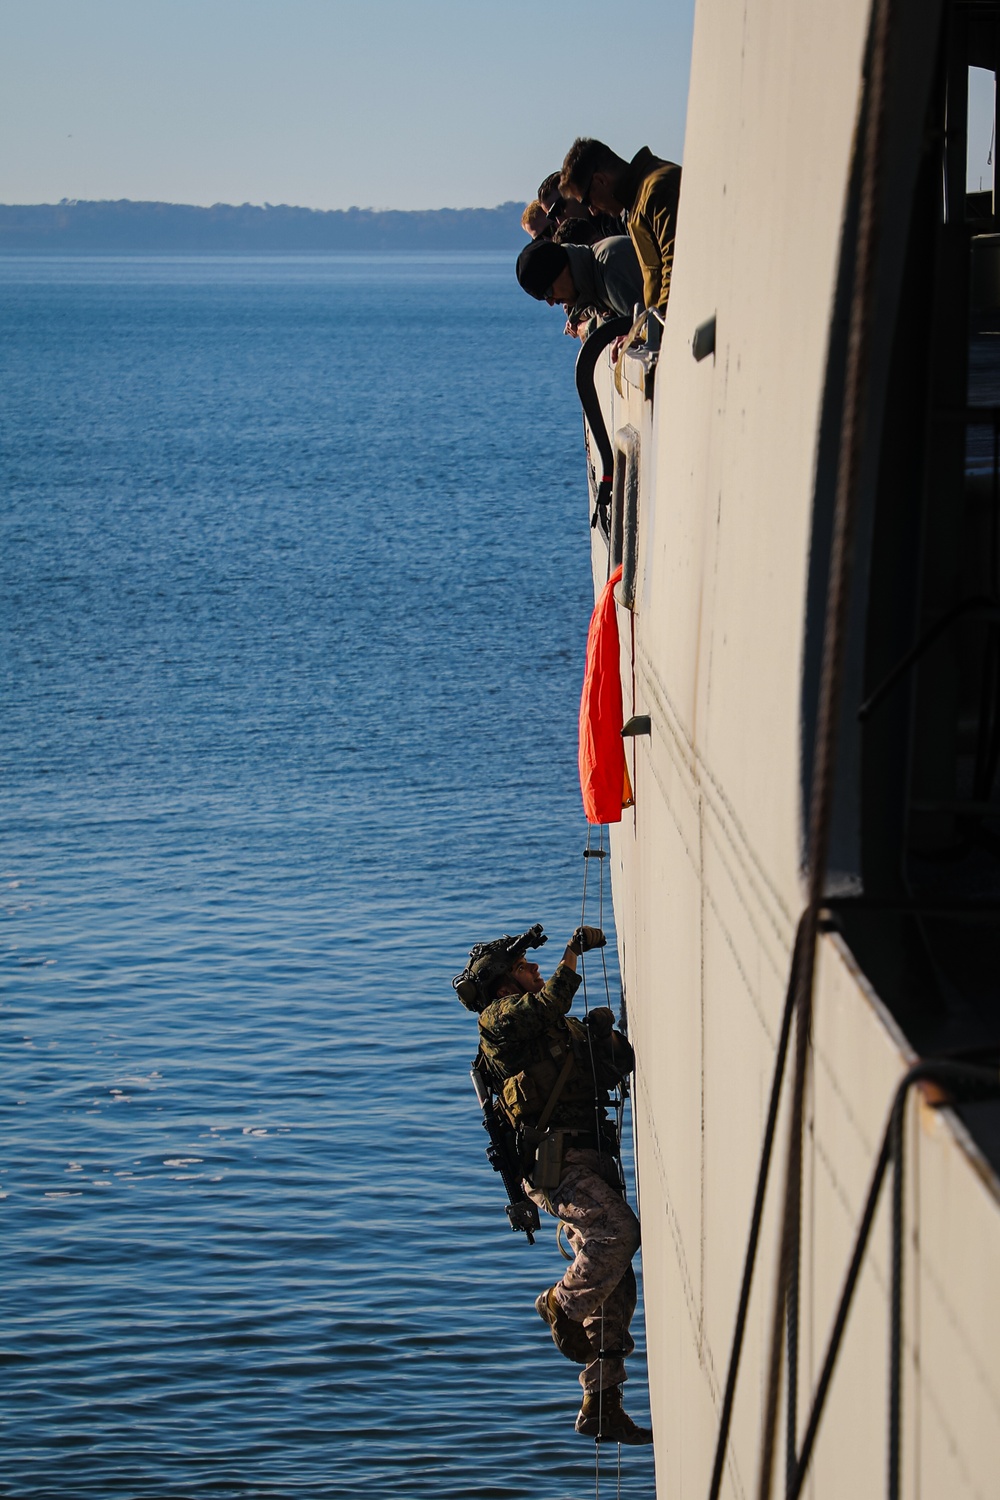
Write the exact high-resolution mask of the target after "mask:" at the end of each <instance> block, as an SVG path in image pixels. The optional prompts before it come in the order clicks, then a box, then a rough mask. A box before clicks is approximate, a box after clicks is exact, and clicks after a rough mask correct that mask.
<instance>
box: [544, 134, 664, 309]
mask: <svg viewBox="0 0 1000 1500" xmlns="http://www.w3.org/2000/svg"><path fill="white" fill-rule="evenodd" d="M559 188H560V191H561V192H562V193H563V194H564V195H565V196H566V197H567V198H573V199H575V200H576V201H577V202H578V203H581V204H582V205H583V207H584V208H586V209H588V210H589V211H590V213H592V214H594V215H597V214H621V213H624V214H625V215H626V216H627V222H628V232H629V237H630V239H631V241H632V243H633V245H634V246H635V252H636V255H637V256H638V257H639V263H640V265H641V266H642V280H643V304H642V305H643V307H655V308H656V309H657V310H658V311H659V312H661V313H662V312H663V311H664V310H665V309H666V305H667V298H668V296H669V295H670V277H671V274H672V272H673V265H674V240H675V238H676V235H677V208H678V203H679V201H680V189H681V169H680V167H679V166H678V165H677V163H676V162H672V161H663V160H662V159H661V158H660V157H658V156H654V155H653V153H652V152H651V151H650V150H649V148H648V147H647V146H643V148H642V150H641V151H638V152H636V154H635V156H633V158H632V160H631V161H626V160H625V159H624V157H621V156H618V155H617V154H616V153H615V152H614V151H612V150H611V147H610V146H606V145H605V144H604V142H603V141H595V140H590V139H588V138H587V137H585V136H580V137H578V138H577V140H575V141H574V142H573V144H572V146H571V147H570V149H569V151H568V152H567V154H566V160H565V161H564V162H563V166H562V173H561V175H560V178H559ZM539 196H541V195H539Z"/></svg>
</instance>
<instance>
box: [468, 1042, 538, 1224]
mask: <svg viewBox="0 0 1000 1500" xmlns="http://www.w3.org/2000/svg"><path fill="white" fill-rule="evenodd" d="M469 1073H470V1076H471V1078H472V1086H473V1088H474V1089H475V1091H476V1098H477V1099H478V1100H479V1107H480V1109H481V1110H482V1112H483V1129H484V1130H485V1131H486V1133H487V1134H488V1135H489V1138H490V1143H489V1145H488V1146H487V1147H486V1159H487V1161H488V1162H489V1164H490V1166H491V1167H492V1168H493V1170H494V1172H499V1173H500V1177H501V1179H502V1181H503V1185H504V1187H505V1188H506V1189H507V1198H508V1200H509V1201H508V1203H507V1217H508V1219H509V1220H510V1227H511V1229H513V1230H523V1232H524V1233H525V1234H526V1235H527V1236H528V1244H529V1245H533V1244H534V1243H535V1230H536V1229H538V1227H539V1222H540V1221H539V1218H538V1209H537V1208H536V1207H535V1205H534V1204H533V1203H532V1201H531V1199H530V1198H529V1197H527V1196H526V1194H525V1191H524V1188H523V1187H522V1185H521V1178H522V1175H523V1174H522V1172H521V1163H520V1161H519V1160H518V1155H517V1138H516V1136H515V1134H514V1132H513V1130H512V1129H511V1127H510V1126H509V1125H508V1123H507V1121H506V1120H505V1119H504V1117H503V1116H502V1115H501V1113H500V1111H499V1110H498V1109H497V1106H496V1100H495V1099H494V1097H493V1090H492V1089H491V1088H490V1083H489V1079H488V1078H487V1076H486V1073H485V1071H484V1070H483V1068H482V1066H481V1065H480V1062H479V1058H478V1057H477V1058H476V1060H475V1062H474V1063H473V1064H472V1067H471V1068H470V1069H469Z"/></svg>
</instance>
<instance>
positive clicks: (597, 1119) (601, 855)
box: [556, 823, 625, 1500]
mask: <svg viewBox="0 0 1000 1500" xmlns="http://www.w3.org/2000/svg"><path fill="white" fill-rule="evenodd" d="M598 827H599V829H600V833H599V835H598V847H597V849H596V850H595V849H592V847H591V840H592V835H593V825H591V824H589V823H588V824H587V848H586V852H585V854H584V857H583V859H584V868H583V901H582V904H581V908H580V926H581V927H583V926H586V922H587V876H588V874H589V870H590V861H591V859H593V858H596V859H597V860H598V861H599V862H600V867H601V872H600V876H599V878H598V906H597V910H598V921H597V925H598V927H600V929H601V931H602V932H603V931H604V865H605V860H606V851H605V848H604V824H603V823H601V824H599V825H598ZM600 954H601V970H602V973H603V976H604V993H605V997H606V999H607V1003H608V1009H609V1010H610V1009H611V981H610V980H609V978H608V964H607V956H606V954H605V951H604V948H601V950H600ZM580 977H581V980H582V982H583V1008H584V1015H589V1014H590V1004H589V998H588V994H587V966H586V963H585V961H584V955H583V954H582V953H581V955H580ZM587 1048H588V1053H589V1056H590V1073H591V1078H592V1080H593V1084H594V1131H595V1135H596V1138H597V1149H598V1154H599V1155H600V1157H601V1159H602V1161H603V1158H604V1147H603V1145H602V1142H603V1139H604V1137H603V1134H602V1132H601V1104H600V1094H601V1090H600V1089H598V1087H597V1068H596V1065H595V1063H594V1043H593V1038H592V1037H591V1035H590V1028H589V1027H588V1028H587ZM614 1107H615V1125H616V1128H617V1131H618V1140H619V1143H620V1141H621V1129H622V1120H623V1117H624V1110H625V1100H624V1093H623V1090H622V1089H621V1088H619V1089H617V1090H616V1091H615V1104H614ZM618 1180H619V1189H620V1191H621V1194H622V1196H623V1197H624V1196H625V1177H624V1173H623V1172H622V1169H621V1165H620V1162H619V1163H618ZM561 1227H562V1226H561V1225H560V1228H559V1229H557V1230H556V1244H557V1245H559V1247H560V1249H561V1248H562V1245H561V1241H560V1239H559V1233H560V1229H561ZM605 1343H606V1340H605V1336H604V1304H603V1302H602V1303H601V1347H600V1351H599V1354H598V1359H599V1363H600V1365H601V1366H602V1369H601V1385H600V1388H599V1390H598V1393H597V1430H598V1431H600V1430H601V1425H602V1423H603V1419H604V1399H603V1398H604V1371H603V1365H604V1359H605V1353H606V1351H605ZM621 1484H622V1449H621V1443H619V1444H618V1466H617V1496H618V1500H620V1497H621ZM600 1493H601V1444H600V1441H598V1442H596V1443H595V1444H594V1494H595V1497H596V1500H600Z"/></svg>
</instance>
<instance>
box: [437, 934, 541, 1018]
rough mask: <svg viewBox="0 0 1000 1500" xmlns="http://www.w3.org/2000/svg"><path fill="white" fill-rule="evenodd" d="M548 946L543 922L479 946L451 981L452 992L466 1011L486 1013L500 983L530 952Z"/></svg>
mask: <svg viewBox="0 0 1000 1500" xmlns="http://www.w3.org/2000/svg"><path fill="white" fill-rule="evenodd" d="M547 942H548V938H547V937H546V936H545V933H544V932H543V931H542V924H541V922H536V923H535V925H534V927H529V928H528V930H527V932H521V933H518V935H517V936H516V937H511V935H510V933H509V932H505V933H504V934H503V936H502V937H498V938H495V939H494V940H493V942H492V943H476V945H475V946H474V948H473V949H472V951H471V952H470V954H469V962H468V963H467V964H466V966H465V968H464V969H463V970H462V972H461V974H456V975H455V977H454V979H453V980H452V981H451V986H452V989H453V990H454V991H455V993H456V994H457V995H458V998H459V999H460V1000H461V1002H462V1004H463V1005H464V1006H465V1008H466V1010H474V1011H481V1010H485V1009H486V1007H487V1005H489V1003H490V1001H491V1000H492V999H493V998H494V995H493V990H494V987H495V986H496V984H497V983H498V982H499V980H501V979H502V978H503V977H504V975H505V974H509V973H510V971H511V969H513V967H514V965H515V964H516V963H517V962H518V961H519V959H522V958H523V957H524V955H525V953H526V952H527V951H528V949H529V948H540V947H541V946H542V944H543V943H547Z"/></svg>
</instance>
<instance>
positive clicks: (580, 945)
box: [567, 927, 608, 953]
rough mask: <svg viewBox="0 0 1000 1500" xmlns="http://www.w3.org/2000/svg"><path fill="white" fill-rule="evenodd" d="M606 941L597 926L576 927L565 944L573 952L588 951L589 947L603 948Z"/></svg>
mask: <svg viewBox="0 0 1000 1500" xmlns="http://www.w3.org/2000/svg"><path fill="white" fill-rule="evenodd" d="M607 941H608V940H607V938H606V937H605V936H604V933H603V932H602V931H601V929H600V928H599V927H578V928H577V929H576V931H575V932H574V934H573V936H572V937H571V938H570V940H569V943H568V945H567V946H568V947H569V948H571V949H572V951H573V952H574V953H589V952H590V950H591V948H603V947H604V945H605V943H606V942H607Z"/></svg>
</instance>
